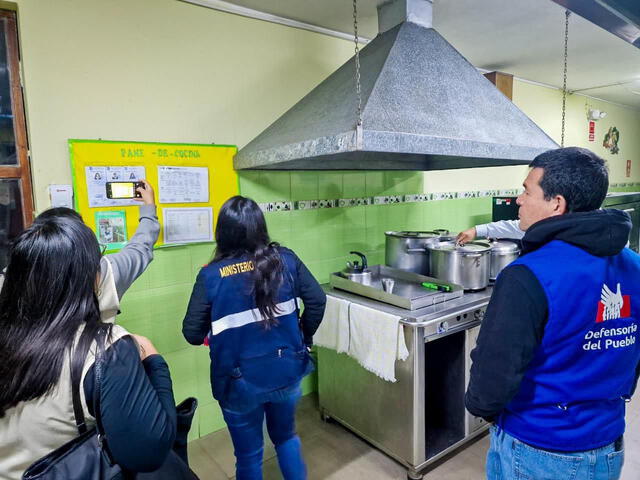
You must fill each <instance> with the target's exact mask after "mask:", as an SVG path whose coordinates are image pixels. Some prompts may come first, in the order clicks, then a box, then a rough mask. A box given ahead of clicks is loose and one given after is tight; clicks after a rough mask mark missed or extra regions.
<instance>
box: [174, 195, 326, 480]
mask: <svg viewBox="0 0 640 480" xmlns="http://www.w3.org/2000/svg"><path fill="white" fill-rule="evenodd" d="M216 243H217V247H216V252H215V256H214V258H213V260H212V262H211V263H210V264H209V265H207V266H205V267H203V268H202V270H201V271H200V273H199V274H198V278H197V280H196V284H195V286H194V288H193V293H192V295H191V301H190V302H189V307H188V310H187V314H186V316H185V319H184V322H183V327H182V331H183V333H184V336H185V338H186V339H187V341H188V342H189V343H191V344H193V345H201V344H202V343H203V340H204V339H205V337H207V339H208V342H209V346H210V356H211V387H212V391H213V396H214V397H215V398H216V399H217V400H218V402H219V403H220V406H221V408H222V412H223V415H224V419H225V421H226V423H227V426H228V427H229V432H230V434H231V439H232V440H233V445H234V449H235V455H236V478H237V479H238V480H256V479H261V478H262V452H263V439H262V424H263V421H264V419H265V417H266V421H267V430H268V432H269V436H270V437H271V440H272V441H273V443H274V445H275V448H276V453H277V456H278V463H279V465H280V470H281V471H282V474H283V476H284V478H285V480H300V479H304V478H306V467H305V464H304V460H303V458H302V451H301V446H300V438H299V437H298V436H297V434H296V431H295V409H296V404H297V402H298V400H299V398H300V395H301V392H300V380H301V379H302V378H303V377H304V376H305V375H306V374H308V373H309V372H310V371H311V370H312V369H313V365H312V363H311V362H310V359H309V354H308V347H309V346H310V345H311V343H312V337H313V334H314V333H315V331H316V329H317V328H318V326H319V325H320V322H321V320H322V316H323V314H324V307H325V303H326V296H325V294H324V292H323V291H322V289H321V288H320V286H319V285H318V282H317V281H316V280H315V279H314V278H313V276H312V275H311V273H310V272H309V270H308V269H307V267H306V266H305V265H304V264H303V263H302V262H301V261H300V259H299V258H298V257H297V256H296V254H295V253H293V252H292V251H291V250H289V249H287V248H284V247H281V246H279V245H278V244H277V243H273V242H271V241H270V239H269V234H268V232H267V225H266V222H265V219H264V215H263V214H262V211H261V210H260V207H258V205H257V204H256V202H254V201H253V200H251V199H249V198H245V197H241V196H236V197H233V198H231V199H229V200H227V202H226V203H225V204H224V205H223V206H222V208H221V210H220V213H219V215H218V222H217V226H216ZM298 297H299V298H301V299H302V301H303V302H304V312H303V313H302V315H301V316H300V315H299V310H298V301H297V298H298Z"/></svg>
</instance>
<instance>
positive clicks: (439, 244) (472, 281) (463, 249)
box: [428, 239, 491, 290]
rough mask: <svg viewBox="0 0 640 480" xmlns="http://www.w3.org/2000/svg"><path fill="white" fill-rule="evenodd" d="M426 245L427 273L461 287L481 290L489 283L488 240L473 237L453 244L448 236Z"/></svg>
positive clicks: (489, 260) (489, 258) (489, 247)
mask: <svg viewBox="0 0 640 480" xmlns="http://www.w3.org/2000/svg"><path fill="white" fill-rule="evenodd" d="M428 248H429V271H430V276H432V277H436V278H439V279H441V280H446V281H449V282H453V283H457V284H458V285H461V286H462V288H464V289H465V290H482V289H483V288H486V287H487V285H489V269H490V263H491V245H490V244H489V242H484V241H480V240H476V241H473V242H469V243H466V244H465V245H457V244H456V241H455V240H450V239H449V240H442V241H436V242H432V243H431V244H429V246H428Z"/></svg>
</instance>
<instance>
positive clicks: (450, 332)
mask: <svg viewBox="0 0 640 480" xmlns="http://www.w3.org/2000/svg"><path fill="white" fill-rule="evenodd" d="M481 323H482V322H481V321H480V320H474V321H472V322H468V323H465V324H463V325H460V326H457V327H455V328H450V329H449V330H447V331H445V332H438V333H434V334H433V335H429V336H428V337H424V341H425V343H428V342H433V341H434V340H438V339H440V338H443V337H446V336H448V335H453V334H454V333H458V332H461V331H463V330H469V329H470V328H473V327H477V326H478V325H480V324H481Z"/></svg>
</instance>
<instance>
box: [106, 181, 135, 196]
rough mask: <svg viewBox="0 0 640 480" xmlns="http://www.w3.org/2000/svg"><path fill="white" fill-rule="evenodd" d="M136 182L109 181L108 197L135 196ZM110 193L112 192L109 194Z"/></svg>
mask: <svg viewBox="0 0 640 480" xmlns="http://www.w3.org/2000/svg"><path fill="white" fill-rule="evenodd" d="M135 187H136V184H135V183H134V182H109V183H108V184H107V197H108V198H133V197H134V196H135V194H136V189H135ZM109 193H111V194H110V195H109Z"/></svg>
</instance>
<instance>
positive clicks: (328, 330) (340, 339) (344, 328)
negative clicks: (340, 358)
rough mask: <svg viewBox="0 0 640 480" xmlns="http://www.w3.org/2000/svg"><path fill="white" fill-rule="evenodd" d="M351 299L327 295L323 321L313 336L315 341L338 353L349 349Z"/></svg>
mask: <svg viewBox="0 0 640 480" xmlns="http://www.w3.org/2000/svg"><path fill="white" fill-rule="evenodd" d="M349 303H350V302H349V301H348V300H342V299H341V298H336V297H333V296H328V297H327V306H326V308H325V310H324V317H323V318H322V323H320V327H318V330H317V331H316V333H315V335H314V336H313V343H315V344H316V345H318V346H320V347H325V348H330V349H332V350H335V351H336V352H338V353H347V351H348V350H349Z"/></svg>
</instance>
